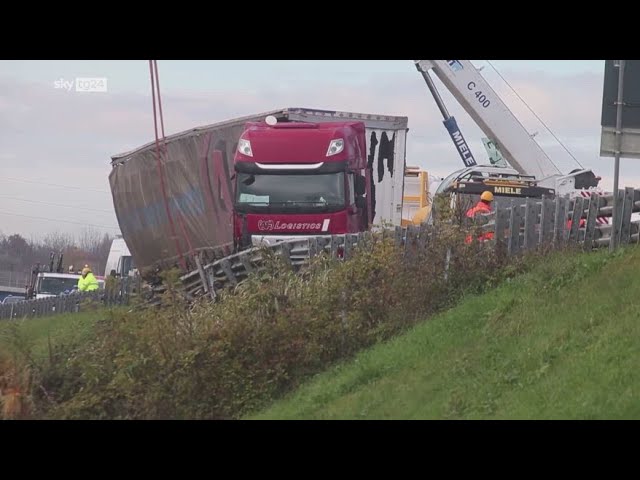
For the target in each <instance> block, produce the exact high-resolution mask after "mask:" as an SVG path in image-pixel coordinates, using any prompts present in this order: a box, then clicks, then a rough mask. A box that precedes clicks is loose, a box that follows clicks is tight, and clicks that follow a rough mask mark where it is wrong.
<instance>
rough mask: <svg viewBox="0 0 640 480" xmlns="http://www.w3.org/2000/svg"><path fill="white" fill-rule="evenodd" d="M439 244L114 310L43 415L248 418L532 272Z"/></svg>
mask: <svg viewBox="0 0 640 480" xmlns="http://www.w3.org/2000/svg"><path fill="white" fill-rule="evenodd" d="M429 242H430V243H429V245H428V248H426V249H424V250H419V251H415V252H413V250H412V247H411V246H410V245H409V246H407V247H406V248H407V252H406V254H405V252H404V251H403V250H402V249H400V248H398V247H396V246H395V245H394V244H393V242H392V241H391V240H388V239H387V240H382V239H380V238H377V239H374V241H373V242H372V245H371V246H370V247H369V248H361V249H357V252H356V255H354V257H353V258H352V259H350V260H349V261H347V262H343V261H340V260H334V259H330V258H327V257H325V256H319V257H317V258H315V259H314V261H313V262H312V263H311V265H309V267H307V268H306V269H305V271H304V272H302V273H294V272H293V271H291V270H290V269H289V268H288V267H287V266H286V265H284V264H283V263H282V262H281V261H280V260H279V258H278V257H276V256H271V257H270V258H268V260H267V263H268V268H267V269H266V270H264V271H263V272H262V273H258V274H254V275H252V276H250V277H249V279H248V280H247V281H246V282H244V283H242V284H241V285H239V286H238V287H236V289H235V290H234V291H227V292H222V293H221V295H220V298H219V300H218V302H216V303H214V304H212V303H210V302H208V301H207V300H205V299H203V300H201V301H200V302H199V303H197V304H195V305H187V304H186V303H185V302H184V300H183V298H182V297H181V296H180V295H179V294H178V292H177V290H176V289H175V288H174V287H171V288H168V289H167V291H166V292H165V293H164V294H163V295H164V299H163V305H164V307H162V308H157V307H154V308H148V309H144V310H141V311H133V312H129V313H118V314H115V313H113V314H111V315H110V316H109V317H108V318H107V319H105V320H103V321H100V322H98V324H97V326H96V331H95V334H94V335H93V336H92V338H91V339H90V341H88V342H87V343H84V344H82V345H80V346H77V347H68V348H61V349H58V350H57V351H56V354H55V355H52V357H51V361H50V362H49V363H48V364H47V365H46V366H43V367H41V368H39V369H38V371H37V372H36V373H37V374H36V375H35V376H34V379H35V382H33V383H35V384H37V387H34V388H33V389H32V400H33V405H34V416H37V417H43V418H82V419H87V418H92V419H94V418H95V419H162V418H164V419H167V418H173V419H182V418H189V419H233V418H238V417H240V416H242V415H244V414H246V413H249V412H251V411H254V410H257V409H260V408H263V407H264V406H266V405H267V404H268V403H270V402H271V401H273V400H274V399H277V398H280V397H282V396H283V395H284V394H286V393H287V392H289V391H291V390H292V389H294V388H295V387H296V386H297V385H299V384H300V383H301V382H302V381H304V380H306V379H308V378H309V377H311V376H312V375H314V374H316V373H319V372H321V371H322V370H324V369H326V368H327V367H328V366H329V365H330V364H332V363H334V362H336V361H340V360H343V359H346V358H349V357H351V356H352V355H354V353H356V352H357V351H358V350H360V349H362V348H365V347H368V346H370V345H373V344H374V343H377V342H380V341H383V340H385V339H388V338H390V337H392V336H393V335H396V334H398V333H399V332H401V331H403V330H404V329H406V328H407V327H409V326H411V325H414V324H415V323H416V322H418V321H421V320H423V319H425V318H427V317H429V316H430V315H431V314H433V313H435V312H437V311H440V310H442V309H445V308H447V307H449V306H451V305H452V304H453V303H455V302H456V301H457V300H458V299H459V298H460V297H461V296H462V295H464V294H465V293H478V292H481V291H482V290H484V289H486V288H487V287H491V286H493V285H495V284H496V283H497V282H499V281H500V280H501V278H502V277H503V275H504V274H505V272H507V271H509V274H515V273H516V272H517V271H518V270H519V269H522V268H524V266H525V265H526V263H525V262H522V261H520V260H518V263H517V265H516V264H514V263H511V264H508V263H507V259H506V257H505V256H504V255H499V254H496V253H495V252H494V251H493V250H492V249H490V248H488V247H487V246H486V245H482V244H479V243H473V244H469V245H467V244H465V243H464V232H462V231H460V230H459V229H456V228H454V227H449V228H442V229H439V232H438V235H437V236H433V237H431V238H430V239H429ZM447 251H449V252H450V253H451V255H450V260H449V261H448V262H446V261H445V260H444V259H445V258H446V257H447ZM411 252H413V254H411ZM512 260H513V259H512ZM514 265H515V266H514ZM507 267H508V268H509V269H510V270H507ZM445 277H446V278H447V281H445ZM172 278H173V281H175V276H173V277H172ZM168 283H169V284H171V283H172V282H168Z"/></svg>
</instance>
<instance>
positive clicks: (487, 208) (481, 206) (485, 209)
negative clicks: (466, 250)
mask: <svg viewBox="0 0 640 480" xmlns="http://www.w3.org/2000/svg"><path fill="white" fill-rule="evenodd" d="M492 203H493V193H491V192H490V191H488V190H487V191H484V192H482V195H480V201H479V202H478V203H476V204H475V205H474V206H473V207H471V208H470V209H469V210H467V214H466V217H467V218H470V219H476V218H477V217H478V216H479V215H487V214H489V213H491V204H492ZM492 238H493V232H485V233H482V234H480V235H478V240H479V241H484V240H491V239H492ZM472 241H473V236H471V235H467V238H466V239H465V243H471V242H472Z"/></svg>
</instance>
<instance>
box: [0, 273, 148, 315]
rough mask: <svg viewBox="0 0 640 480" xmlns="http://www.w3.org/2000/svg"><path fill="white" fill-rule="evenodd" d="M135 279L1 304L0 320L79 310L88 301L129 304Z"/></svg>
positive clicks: (106, 303)
mask: <svg viewBox="0 0 640 480" xmlns="http://www.w3.org/2000/svg"><path fill="white" fill-rule="evenodd" d="M136 284H137V282H136V280H135V279H129V278H127V279H122V280H120V281H119V283H118V284H117V285H116V286H115V287H114V288H109V289H105V290H102V289H101V290H95V291H93V292H76V293H71V294H69V295H59V296H56V297H48V298H40V299H35V300H25V301H22V302H18V303H9V304H0V320H1V319H10V318H32V317H42V316H47V315H56V314H61V313H72V312H79V311H81V310H82V308H83V305H85V304H87V303H94V304H95V303H99V304H101V305H110V306H111V305H128V304H129V302H130V299H131V296H132V294H133V293H134V289H135V288H136Z"/></svg>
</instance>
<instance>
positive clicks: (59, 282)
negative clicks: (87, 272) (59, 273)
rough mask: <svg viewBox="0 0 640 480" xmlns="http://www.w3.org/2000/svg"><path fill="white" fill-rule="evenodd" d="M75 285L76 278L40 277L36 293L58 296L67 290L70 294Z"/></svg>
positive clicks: (76, 283)
mask: <svg viewBox="0 0 640 480" xmlns="http://www.w3.org/2000/svg"><path fill="white" fill-rule="evenodd" d="M77 285H78V279H77V278H56V277H42V278H40V281H39V283H38V289H37V293H46V294H49V295H60V294H61V293H62V292H64V291H67V290H68V291H69V292H70V291H71V290H73V287H75V286H77Z"/></svg>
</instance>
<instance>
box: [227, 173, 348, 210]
mask: <svg viewBox="0 0 640 480" xmlns="http://www.w3.org/2000/svg"><path fill="white" fill-rule="evenodd" d="M237 182H238V183H237V186H238V188H237V189H236V192H237V193H236V207H237V208H238V210H241V211H248V210H262V209H264V208H265V207H266V208H268V210H269V211H278V210H280V211H291V210H293V211H305V212H306V211H314V210H321V211H329V210H334V211H336V210H340V209H343V208H345V188H344V172H338V173H327V174H307V175H265V174H261V175H254V174H250V173H238V180H237Z"/></svg>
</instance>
